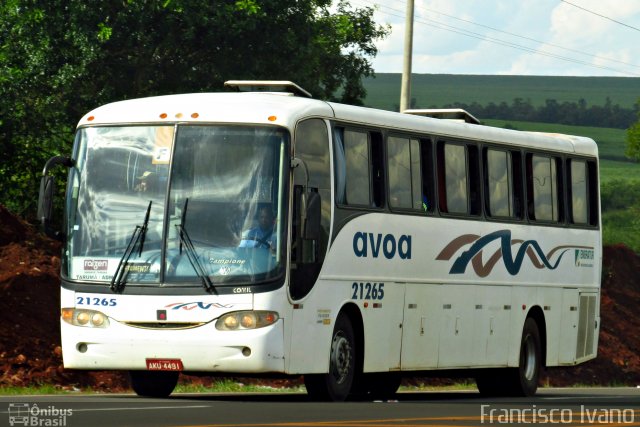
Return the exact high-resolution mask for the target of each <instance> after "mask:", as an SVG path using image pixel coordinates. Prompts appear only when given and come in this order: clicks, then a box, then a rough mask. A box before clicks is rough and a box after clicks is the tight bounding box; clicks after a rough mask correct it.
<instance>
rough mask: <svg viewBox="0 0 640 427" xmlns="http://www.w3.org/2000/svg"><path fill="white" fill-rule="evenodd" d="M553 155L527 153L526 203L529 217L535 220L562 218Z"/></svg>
mask: <svg viewBox="0 0 640 427" xmlns="http://www.w3.org/2000/svg"><path fill="white" fill-rule="evenodd" d="M558 169H559V168H558V161H557V159H556V158H555V157H552V156H546V155H539V154H528V155H527V189H528V191H527V203H528V211H529V218H530V219H533V220H535V221H547V222H559V221H561V219H562V205H561V203H560V197H559V195H560V194H561V187H560V180H559V179H558V177H559V176H561V174H560V173H559V171H558Z"/></svg>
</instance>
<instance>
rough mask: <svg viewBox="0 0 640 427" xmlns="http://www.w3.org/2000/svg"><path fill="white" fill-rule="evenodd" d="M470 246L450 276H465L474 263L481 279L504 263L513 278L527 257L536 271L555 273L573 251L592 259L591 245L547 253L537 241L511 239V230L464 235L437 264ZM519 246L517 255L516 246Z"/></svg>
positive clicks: (573, 246)
mask: <svg viewBox="0 0 640 427" xmlns="http://www.w3.org/2000/svg"><path fill="white" fill-rule="evenodd" d="M495 240H499V241H500V247H499V248H498V249H497V250H495V251H494V252H493V254H492V255H491V256H490V257H489V259H488V260H487V261H486V262H484V261H483V253H482V251H483V249H485V247H486V246H487V245H489V244H490V243H492V242H493V241H495ZM467 245H471V246H470V247H469V248H468V249H467V250H465V251H464V252H462V253H461V254H460V255H459V256H458V257H457V258H456V259H455V261H454V262H453V265H452V266H451V269H450V270H449V274H464V273H465V271H466V269H467V266H468V265H469V263H471V266H472V267H473V271H475V273H476V274H477V275H478V276H480V277H486V276H488V275H489V274H490V273H491V271H492V270H493V268H494V267H495V266H496V264H497V263H498V262H499V261H500V260H502V263H503V264H504V266H505V268H506V269H507V272H509V274H511V275H512V276H515V275H517V274H518V273H519V272H520V269H521V268H522V264H523V262H524V260H525V257H527V258H529V260H530V261H531V264H532V265H533V266H534V267H535V268H537V269H545V268H547V269H549V270H555V269H556V268H557V267H558V265H559V264H560V261H561V260H562V257H563V256H564V254H565V253H567V252H568V251H570V250H576V251H580V252H585V251H587V252H590V253H591V254H592V256H593V247H592V246H578V245H560V246H556V247H553V248H551V249H550V250H549V252H547V253H545V252H544V251H543V250H542V248H541V247H540V244H539V243H538V242H537V241H536V240H517V239H511V231H510V230H498V231H495V232H493V233H490V234H487V235H485V236H478V235H476V234H464V235H462V236H458V237H456V238H455V239H453V240H452V241H451V242H449V244H447V245H446V246H445V247H444V249H442V251H440V253H439V254H438V256H437V257H436V260H438V261H449V260H450V259H451V258H452V257H453V256H454V255H455V254H456V253H457V252H458V251H459V250H460V249H462V248H463V247H465V246H467ZM516 245H519V247H518V248H517V250H515V253H514V249H515V248H514V246H516ZM576 265H578V264H577V263H576Z"/></svg>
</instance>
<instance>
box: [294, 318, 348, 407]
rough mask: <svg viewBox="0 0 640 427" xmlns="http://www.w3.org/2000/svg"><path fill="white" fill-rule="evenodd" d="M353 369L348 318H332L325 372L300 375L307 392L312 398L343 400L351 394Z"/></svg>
mask: <svg viewBox="0 0 640 427" xmlns="http://www.w3.org/2000/svg"><path fill="white" fill-rule="evenodd" d="M355 372H356V341H355V335H354V332H353V326H352V325H351V321H350V320H349V318H348V317H347V316H346V315H344V314H340V315H339V316H338V318H337V319H336V325H335V327H334V329H333V336H332V339H331V349H330V353H329V373H327V374H319V375H318V374H313V375H305V376H304V385H305V387H306V388H307V393H308V394H309V396H311V398H312V399H315V400H330V401H334V402H335V401H344V400H346V399H347V397H348V396H349V394H350V393H351V387H352V385H353V379H354V377H355Z"/></svg>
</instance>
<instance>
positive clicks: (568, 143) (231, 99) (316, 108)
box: [78, 92, 598, 156]
mask: <svg viewBox="0 0 640 427" xmlns="http://www.w3.org/2000/svg"><path fill="white" fill-rule="evenodd" d="M309 117H319V118H327V119H333V120H337V121H339V122H343V123H350V124H353V125H355V126H361V127H383V128H386V129H388V130H389V131H390V132H408V133H412V132H414V133H420V134H428V135H434V136H437V137H443V138H450V139H473V140H477V141H483V142H493V143H505V144H510V145H514V146H521V147H534V148H538V149H544V150H551V151H558V152H567V153H576V154H583V155H590V156H597V153H598V149H597V146H596V144H595V142H594V141H593V140H592V139H590V138H585V137H579V136H571V135H562V134H548V133H547V134H545V133H536V132H522V131H516V130H509V129H501V128H495V127H490V126H482V125H477V124H469V123H463V122H456V121H450V120H442V119H438V118H432V117H424V116H416V115H411V114H404V113H397V112H391V111H385V110H377V109H372V108H366V107H357V106H352V105H345V104H339V103H334V102H325V101H320V100H316V99H310V98H305V97H297V96H290V95H288V94H285V93H273V92H258V93H254V92H239V93H238V92H222V93H193V94H182V95H165V96H156V97H149V98H138V99H131V100H125V101H119V102H114V103H110V104H106V105H103V106H101V107H98V108H96V109H94V110H92V111H91V112H89V113H88V114H86V115H85V116H84V117H82V119H81V120H80V122H79V123H78V126H92V125H114V124H142V123H145V124H162V123H177V122H180V123H184V122H188V123H251V124H265V125H279V126H284V127H287V128H289V129H291V130H293V129H294V128H295V125H296V123H297V122H298V121H300V120H302V119H305V118H309Z"/></svg>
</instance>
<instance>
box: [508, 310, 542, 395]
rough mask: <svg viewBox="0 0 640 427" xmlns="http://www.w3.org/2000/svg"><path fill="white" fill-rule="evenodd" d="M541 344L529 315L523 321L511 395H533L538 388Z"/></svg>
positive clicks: (538, 332) (535, 326)
mask: <svg viewBox="0 0 640 427" xmlns="http://www.w3.org/2000/svg"><path fill="white" fill-rule="evenodd" d="M541 361H542V346H541V345H540V331H539V330H538V324H537V323H536V321H535V320H534V319H533V318H531V317H529V318H527V320H526V321H525V322H524V328H523V330H522V341H521V342H520V364H519V366H518V369H517V370H516V372H515V375H514V378H513V380H512V383H511V385H512V390H511V391H512V395H513V396H533V395H534V394H536V391H537V390H538V381H539V379H540V367H541Z"/></svg>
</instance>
